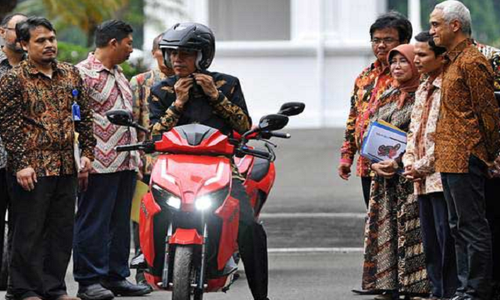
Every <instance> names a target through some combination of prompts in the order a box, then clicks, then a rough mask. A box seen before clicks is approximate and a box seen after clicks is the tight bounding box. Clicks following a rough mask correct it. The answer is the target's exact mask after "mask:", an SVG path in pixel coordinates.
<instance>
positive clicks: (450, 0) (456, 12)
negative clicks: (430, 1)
mask: <svg viewBox="0 0 500 300" xmlns="http://www.w3.org/2000/svg"><path fill="white" fill-rule="evenodd" d="M434 9H439V10H442V11H443V18H444V20H445V21H446V22H447V23H450V22H451V21H453V20H458V21H459V22H460V24H461V25H462V32H463V33H465V34H467V35H471V34H472V25H471V24H472V19H471V16H470V11H469V9H468V8H467V6H465V5H464V4H463V3H462V2H460V1H456V0H447V1H444V2H441V3H439V4H437V5H436V6H435V7H434Z"/></svg>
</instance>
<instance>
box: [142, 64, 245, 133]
mask: <svg viewBox="0 0 500 300" xmlns="http://www.w3.org/2000/svg"><path fill="white" fill-rule="evenodd" d="M206 74H208V75H210V76H211V77H212V78H213V81H214V83H215V85H216V87H217V89H218V90H219V96H218V97H217V99H210V98H209V97H208V96H206V95H205V94H204V93H201V92H192V93H190V96H189V100H188V102H187V103H186V104H185V105H184V108H183V111H182V112H181V111H178V109H176V108H175V107H174V106H173V103H174V102H175V99H176V94H175V90H174V85H175V83H176V82H177V80H178V78H177V76H171V77H169V78H167V79H165V80H163V81H161V82H160V83H158V84H156V85H155V86H153V88H152V89H151V95H150V97H149V99H148V103H149V110H150V118H151V125H152V128H153V135H157V134H161V133H162V132H165V131H169V130H170V129H172V128H173V127H174V126H178V125H186V124H192V123H200V124H203V125H206V126H209V127H212V128H216V129H218V130H220V131H221V132H222V133H224V134H226V135H232V132H233V130H235V131H237V132H239V133H244V132H245V131H247V130H250V128H251V125H252V120H251V119H250V116H249V114H248V110H247V105H246V102H245V97H244V96H243V92H242V90H241V85H240V81H239V80H238V78H236V77H233V76H230V75H227V74H222V73H216V72H206Z"/></svg>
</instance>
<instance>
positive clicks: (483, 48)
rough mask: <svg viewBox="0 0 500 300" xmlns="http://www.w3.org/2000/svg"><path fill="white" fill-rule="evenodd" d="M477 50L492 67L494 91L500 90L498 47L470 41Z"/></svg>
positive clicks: (499, 53) (499, 54)
mask: <svg viewBox="0 0 500 300" xmlns="http://www.w3.org/2000/svg"><path fill="white" fill-rule="evenodd" d="M472 44H473V45H474V46H476V48H477V50H479V52H481V53H482V54H483V55H484V56H485V57H486V59H487V60H488V61H489V62H490V64H491V67H492V68H493V76H494V84H495V91H500V49H498V48H495V47H491V46H488V45H483V44H480V43H478V42H476V41H474V40H473V41H472Z"/></svg>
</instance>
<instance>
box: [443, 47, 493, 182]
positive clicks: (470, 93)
mask: <svg viewBox="0 0 500 300" xmlns="http://www.w3.org/2000/svg"><path fill="white" fill-rule="evenodd" d="M493 91H494V88H493V70H492V68H491V65H490V63H489V62H488V61H487V60H486V58H485V57H484V55H482V54H481V53H480V52H479V51H478V50H477V49H476V48H475V47H474V46H473V45H472V42H471V41H470V40H464V41H463V42H461V43H460V44H459V45H457V46H456V47H455V49H452V50H451V51H449V52H448V54H447V63H446V65H445V70H444V73H443V83H442V97H441V111H440V114H439V119H438V123H437V129H436V148H435V153H436V171H438V172H441V173H467V172H468V165H469V164H468V161H469V157H470V155H474V156H476V157H478V158H479V159H481V160H482V161H484V162H487V163H489V162H491V161H492V160H493V159H494V157H495V155H496V152H497V151H498V149H499V148H500V135H499V125H500V119H499V109H498V103H497V101H496V100H495V97H494V94H493Z"/></svg>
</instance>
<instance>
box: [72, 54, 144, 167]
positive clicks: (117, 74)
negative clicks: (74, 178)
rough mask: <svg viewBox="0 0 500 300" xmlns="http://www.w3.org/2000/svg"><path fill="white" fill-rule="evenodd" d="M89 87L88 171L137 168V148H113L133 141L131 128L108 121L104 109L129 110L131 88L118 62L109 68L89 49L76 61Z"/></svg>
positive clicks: (130, 108) (134, 132)
mask: <svg viewBox="0 0 500 300" xmlns="http://www.w3.org/2000/svg"><path fill="white" fill-rule="evenodd" d="M77 67H78V69H79V70H80V73H81V74H82V77H83V80H84V82H85V85H86V86H87V87H88V89H89V96H90V99H91V107H92V109H93V112H94V136H95V138H96V140H97V146H96V147H95V151H94V153H95V160H94V163H93V170H92V173H114V172H119V171H126V170H135V171H136V170H137V167H138V165H139V154H138V153H137V151H125V152H116V150H115V147H116V146H121V145H128V144H134V143H137V133H136V130H135V128H130V127H126V126H117V125H113V124H111V123H110V122H109V121H108V119H107V118H106V112H108V111H109V110H112V109H124V110H128V111H130V112H131V113H132V107H133V102H132V90H131V89H130V85H129V83H128V80H127V78H125V75H123V72H122V69H121V68H120V66H115V67H114V68H113V69H111V70H109V69H108V68H106V67H105V66H104V65H103V64H102V63H101V62H100V61H99V60H98V59H97V58H96V57H95V56H94V54H93V53H90V54H89V56H88V57H87V59H86V60H84V61H82V62H80V63H79V64H78V65H77Z"/></svg>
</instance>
